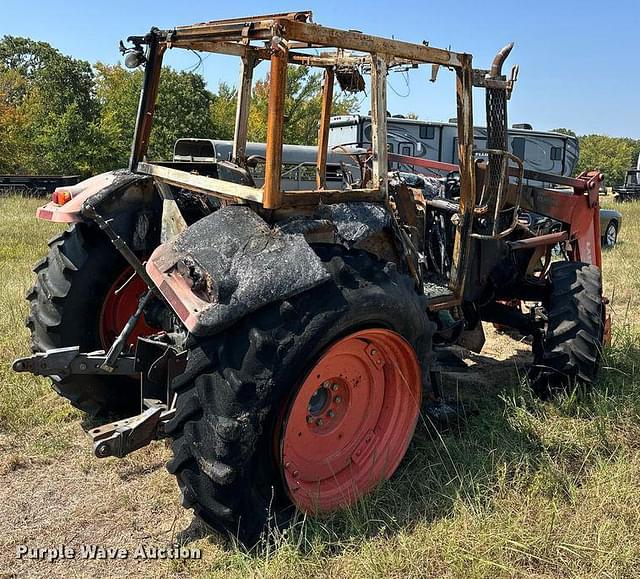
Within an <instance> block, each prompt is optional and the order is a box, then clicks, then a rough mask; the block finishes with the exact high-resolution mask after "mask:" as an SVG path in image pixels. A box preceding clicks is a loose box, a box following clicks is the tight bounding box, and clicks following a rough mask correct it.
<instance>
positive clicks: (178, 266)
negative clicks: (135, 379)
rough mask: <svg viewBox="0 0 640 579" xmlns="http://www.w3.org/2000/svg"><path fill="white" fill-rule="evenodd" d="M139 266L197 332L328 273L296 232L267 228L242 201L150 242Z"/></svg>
mask: <svg viewBox="0 0 640 579" xmlns="http://www.w3.org/2000/svg"><path fill="white" fill-rule="evenodd" d="M146 269H147V272H148V274H149V275H150V276H151V278H152V279H153V281H154V283H155V284H156V285H157V287H158V289H159V290H160V292H161V293H162V295H163V296H164V298H165V299H166V301H167V303H168V304H169V305H170V307H171V308H172V309H173V311H174V312H175V313H176V315H177V316H178V317H179V318H180V320H182V322H183V324H184V325H185V326H186V328H187V329H188V330H189V331H190V332H191V333H192V334H194V335H196V336H205V335H211V334H215V333H217V332H219V331H221V330H223V329H225V328H227V327H229V326H230V325H232V324H233V323H234V322H236V321H237V320H239V319H240V318H242V317H244V316H246V315H247V314H248V313H250V312H252V311H255V310H257V309H259V308H261V307H263V306H265V305H267V304H269V303H271V302H275V301H279V300H284V299H287V298H289V297H291V296H293V295H296V294H299V293H302V292H304V291H307V290H309V289H311V288H313V287H315V286H317V285H320V284H321V283H324V282H325V281H327V280H328V279H329V278H330V275H329V273H328V272H327V270H326V269H325V268H324V266H323V265H322V262H321V260H320V258H319V257H318V256H317V255H316V253H315V252H314V251H313V249H312V248H311V246H310V245H309V243H308V242H307V241H306V240H305V238H304V236H303V235H302V234H301V233H285V232H284V231H282V230H281V229H280V228H278V227H274V228H271V227H270V226H269V225H268V224H267V223H266V222H265V221H264V220H263V219H262V218H261V217H260V216H259V215H257V214H256V213H255V212H254V211H253V210H252V209H250V208H249V207H247V206H241V205H228V206H226V207H222V208H221V209H219V210H218V211H216V212H214V213H212V214H210V215H207V216H206V217H203V218H202V219H200V220H199V221H197V222H196V223H194V224H193V225H191V226H189V227H187V228H186V229H185V230H184V231H183V232H181V233H180V234H179V235H177V236H176V237H174V238H173V239H171V240H170V241H168V242H166V243H164V244H162V245H160V246H159V247H157V248H156V249H155V251H154V252H153V254H152V255H151V257H150V258H149V260H148V261H147V264H146Z"/></svg>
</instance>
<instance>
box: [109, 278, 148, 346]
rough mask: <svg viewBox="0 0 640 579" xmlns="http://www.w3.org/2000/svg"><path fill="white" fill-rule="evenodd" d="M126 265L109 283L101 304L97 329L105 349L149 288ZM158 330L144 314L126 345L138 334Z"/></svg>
mask: <svg viewBox="0 0 640 579" xmlns="http://www.w3.org/2000/svg"><path fill="white" fill-rule="evenodd" d="M133 274H134V271H133V268H132V267H130V266H128V267H127V268H125V270H124V271H123V272H122V273H121V274H120V275H119V276H118V277H117V279H116V281H115V282H114V283H113V284H112V285H111V287H110V288H109V291H108V292H107V295H106V296H105V298H104V302H103V304H102V310H101V311H100V319H99V325H98V330H99V332H100V341H101V342H102V347H103V348H104V349H105V350H107V349H109V347H110V346H111V344H113V342H114V341H115V339H116V338H117V337H118V335H119V334H120V332H121V331H122V328H124V326H125V325H126V323H127V322H128V321H129V318H130V317H131V316H132V315H133V314H134V312H135V311H136V309H138V301H139V300H140V297H141V296H142V295H143V294H144V293H145V292H146V291H147V290H148V289H149V288H148V287H147V284H146V283H145V282H144V281H143V280H142V278H141V277H139V276H137V275H136V276H135V277H133V278H132V279H129V278H131V276H133ZM157 331H158V330H157V329H154V328H152V327H151V326H150V325H149V324H147V322H146V321H145V319H144V314H143V315H142V316H140V319H139V320H138V322H137V323H136V325H135V326H134V328H133V331H132V332H131V335H130V336H129V340H128V345H129V346H131V347H133V346H135V344H136V340H137V339H138V337H139V336H149V335H151V334H154V333H156V332H157Z"/></svg>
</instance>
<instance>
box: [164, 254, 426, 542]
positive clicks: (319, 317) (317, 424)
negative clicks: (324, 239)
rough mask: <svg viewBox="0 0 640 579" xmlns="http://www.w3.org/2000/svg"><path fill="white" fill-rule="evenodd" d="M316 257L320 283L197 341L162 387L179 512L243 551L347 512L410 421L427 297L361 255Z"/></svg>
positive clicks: (404, 441)
mask: <svg viewBox="0 0 640 579" xmlns="http://www.w3.org/2000/svg"><path fill="white" fill-rule="evenodd" d="M316 251H317V252H318V254H319V255H320V257H321V258H322V260H323V261H324V263H325V266H326V267H327V270H328V271H329V272H330V273H331V274H332V279H331V280H330V281H328V282H326V283H324V284H322V285H321V286H319V287H317V288H314V289H312V290H310V291H308V292H306V293H304V294H301V295H298V296H295V297H293V298H290V299H288V300H285V301H282V302H277V303H273V304H270V305H268V306H265V307H264V308H262V309H260V310H258V311H256V312H254V313H252V314H250V315H249V316H247V317H246V318H244V319H242V320H241V321H239V322H238V323H237V324H236V325H234V326H233V327H231V328H230V329H228V330H226V331H225V332H223V333H222V334H220V335H217V336H214V337H211V338H208V339H207V340H202V341H200V342H199V343H198V344H196V346H195V348H194V349H193V350H192V351H191V354H190V357H189V362H188V366H187V370H186V372H185V373H184V374H183V375H181V376H180V377H178V378H177V379H176V380H175V381H174V384H173V386H172V388H173V389H174V391H175V392H176V393H177V394H178V398H177V410H176V415H175V417H174V418H173V419H172V420H171V421H170V422H169V423H168V424H167V427H166V432H167V433H168V435H169V436H170V437H171V438H172V439H173V440H172V446H173V452H174V458H173V460H171V461H170V462H169V464H168V466H167V468H168V470H169V472H171V473H172V474H174V475H175V476H176V477H177V480H178V484H179V486H180V489H181V491H182V497H183V504H184V506H185V507H187V508H192V509H193V510H194V512H195V514H196V515H197V516H198V517H200V518H201V519H202V520H203V521H204V522H205V523H206V524H207V525H209V526H210V527H213V528H214V529H216V530H217V531H219V532H222V533H223V534H227V535H231V536H235V537H236V538H237V539H238V540H239V541H240V542H241V543H243V544H244V545H246V546H248V547H250V546H253V545H254V544H256V542H258V541H259V539H260V537H261V536H262V534H263V532H264V531H265V530H266V529H267V528H268V527H269V526H270V525H272V526H274V527H275V526H283V525H286V524H287V523H288V522H289V521H290V519H291V517H292V515H293V513H294V512H295V509H296V508H297V509H299V510H301V511H304V512H307V513H312V514H315V513H323V512H327V511H332V510H335V509H338V508H341V507H345V506H347V505H350V504H352V503H353V502H354V501H356V500H358V499H359V498H360V497H362V496H363V495H364V494H366V493H367V492H369V491H370V490H371V489H373V488H374V487H375V486H376V485H377V484H378V483H380V482H381V481H383V480H385V479H388V478H389V477H390V476H391V475H392V474H393V472H394V471H395V470H396V469H397V467H398V465H399V463H400V461H401V460H402V458H403V456H404V454H405V452H406V450H407V447H408V445H409V443H410V440H411V438H412V436H413V432H414V429H415V426H416V422H417V419H418V415H419V408H420V400H421V391H422V380H421V365H420V362H419V360H421V361H423V362H425V361H426V360H427V355H428V353H429V352H430V349H431V339H432V334H433V324H432V323H431V322H430V321H429V320H428V318H427V315H426V303H425V299H424V297H423V296H420V295H418V294H417V293H416V291H415V289H414V286H413V282H412V280H411V279H410V278H409V277H407V276H404V275H400V274H399V273H397V272H396V270H395V267H394V266H393V265H392V264H386V265H385V264H384V263H383V262H380V261H377V260H376V259H375V258H373V257H372V256H370V255H369V254H366V253H364V252H353V253H347V252H345V251H344V250H341V249H339V248H336V247H334V246H317V247H316Z"/></svg>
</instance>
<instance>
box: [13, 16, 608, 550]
mask: <svg viewBox="0 0 640 579" xmlns="http://www.w3.org/2000/svg"><path fill="white" fill-rule="evenodd" d="M129 43H130V45H131V47H130V48H128V49H125V53H126V54H125V61H126V63H128V64H129V65H131V66H138V65H143V66H144V68H145V73H144V83H143V87H142V91H141V96H140V103H139V110H138V114H137V123H136V129H135V135H134V139H133V145H132V150H131V159H130V166H129V167H128V169H126V170H117V171H112V172H109V173H106V174H103V175H98V176H95V177H93V178H91V179H89V180H87V181H84V182H82V183H80V184H77V185H74V186H71V187H64V188H59V189H58V190H56V191H55V192H54V194H53V199H52V201H51V202H50V203H48V204H47V205H45V206H44V207H42V208H40V209H39V210H38V217H39V218H40V219H45V220H49V221H56V222H66V223H69V224H70V226H69V228H68V229H67V230H66V231H65V232H64V233H63V234H62V235H60V236H58V237H56V238H54V239H52V240H51V242H50V243H49V254H48V256H47V257H46V258H45V259H44V260H43V261H41V262H39V263H38V264H37V265H36V267H35V273H36V274H37V280H36V283H35V285H34V287H33V288H32V290H31V291H30V292H29V293H28V296H27V299H28V300H29V303H30V314H29V318H28V322H27V324H28V327H29V329H30V331H31V336H32V348H33V355H31V356H29V357H25V358H22V359H19V360H16V362H15V363H14V369H15V370H16V371H21V372H25V371H27V372H31V373H33V374H35V375H40V376H49V377H50V378H51V380H52V382H53V387H54V388H55V389H56V390H57V391H58V392H59V393H60V394H61V395H62V396H64V397H66V398H68V399H69V400H70V401H71V403H72V404H74V405H75V406H77V407H78V408H80V409H82V410H84V411H86V412H89V413H92V414H95V415H97V416H109V415H111V416H112V417H113V415H115V417H117V418H118V420H116V421H115V422H110V423H106V424H103V425H102V426H96V427H95V428H93V429H91V430H90V431H89V435H90V437H91V438H92V440H93V446H94V451H95V454H96V455H97V456H98V457H107V456H116V457H122V456H124V455H126V454H128V453H130V452H132V451H134V450H136V449H138V448H141V447H143V446H144V445H147V444H149V443H150V442H151V441H152V440H154V439H158V438H169V439H171V443H172V447H173V455H174V456H173V459H172V460H171V461H170V462H169V464H168V469H169V471H170V472H171V473H173V474H174V475H175V476H176V477H177V480H178V484H179V486H180V489H181V491H182V497H183V503H184V505H185V506H186V507H189V508H192V509H193V510H194V511H195V513H196V515H197V516H198V517H200V518H201V519H202V520H204V521H205V522H206V523H207V524H208V525H210V526H211V527H213V528H215V529H217V530H220V531H222V532H226V533H231V534H233V535H236V536H237V537H239V539H240V540H241V541H243V542H244V543H245V544H247V545H250V544H253V543H255V542H256V541H257V540H258V538H259V537H260V536H261V533H262V532H263V531H264V529H265V525H266V523H267V521H268V520H269V518H270V517H271V519H270V520H272V521H275V523H276V524H278V525H284V524H286V523H287V522H288V521H289V520H290V519H291V517H292V516H293V514H294V513H295V512H296V510H300V511H304V512H307V513H312V514H313V513H323V512H327V511H332V510H335V509H338V508H342V507H346V506H348V505H350V504H352V503H354V501H357V500H358V499H360V497H362V496H363V495H364V494H365V493H367V492H369V491H370V490H371V489H373V488H374V487H375V486H376V485H377V484H378V483H380V481H382V480H385V479H387V478H389V477H390V476H391V475H392V474H393V473H394V471H395V470H396V469H397V468H398V466H399V464H400V462H401V460H402V458H403V456H404V454H405V452H406V450H407V447H408V445H409V443H410V441H411V438H412V435H413V432H414V429H415V427H416V423H417V420H418V418H419V416H420V413H421V412H422V411H433V410H434V409H435V410H436V411H437V409H438V405H440V404H441V392H440V391H439V382H438V376H437V374H438V373H437V371H436V365H435V364H434V359H435V358H434V356H435V354H434V346H435V347H437V346H446V345H450V344H461V345H463V346H465V347H467V348H469V349H472V350H475V351H480V349H481V348H482V345H483V342H484V334H483V327H482V321H487V322H492V323H496V324H500V325H502V326H507V327H511V328H514V329H516V330H518V331H519V332H521V333H522V334H524V335H528V336H531V341H532V344H533V346H532V364H531V370H530V375H529V378H530V383H531V386H532V388H533V389H534V390H535V391H536V392H537V393H539V394H540V395H542V396H549V395H550V394H553V393H554V392H556V391H561V390H565V389H567V388H572V387H574V386H575V385H576V384H584V385H586V386H590V385H592V384H593V383H594V381H595V379H596V373H597V371H598V367H599V360H600V353H601V348H602V344H603V342H604V340H605V334H606V331H605V325H606V323H605V322H606V315H605V300H604V299H603V295H602V277H601V269H600V268H601V255H600V231H599V218H598V189H599V185H600V182H601V180H602V176H601V175H600V174H599V173H597V172H594V173H585V174H583V175H580V176H579V177H578V178H577V179H570V178H566V177H560V176H557V175H546V174H539V173H534V172H531V171H526V170H524V168H523V164H522V160H521V159H519V158H518V157H516V156H515V155H513V154H511V153H510V152H509V151H508V150H507V140H506V138H507V101H508V99H509V98H510V96H511V92H512V90H513V87H514V83H515V81H516V74H515V70H514V72H513V73H512V74H511V76H510V77H507V76H506V75H504V74H503V71H502V67H503V63H504V61H505V59H506V58H507V56H508V54H509V52H510V51H511V48H512V47H511V45H509V46H507V47H505V48H504V49H503V50H501V51H500V52H499V53H498V54H497V55H496V57H495V60H494V61H493V63H492V65H491V67H490V68H488V69H476V68H474V67H473V64H472V57H471V55H469V54H465V53H458V52H453V51H451V50H442V49H438V48H434V47H431V46H428V45H426V44H411V43H407V42H401V41H397V40H391V39H385V38H379V37H375V36H370V35H367V34H362V33H359V32H354V31H344V30H338V29H333V28H327V27H322V26H319V25H317V24H314V23H312V22H311V14H310V13H309V12H297V13H289V14H274V15H268V16H259V17H250V18H240V19H234V20H223V21H213V22H207V23H203V24H196V25H192V26H182V27H178V28H175V29H172V30H159V29H156V28H153V29H151V31H150V32H149V33H148V34H146V35H144V36H135V37H131V38H129ZM170 48H183V49H189V50H198V51H209V52H217V53H222V54H227V55H235V56H237V57H239V58H240V62H241V66H240V69H241V74H240V84H239V88H238V97H239V98H238V104H237V115H236V124H235V137H234V142H233V152H232V155H231V158H230V159H229V160H217V161H216V160H211V161H208V162H191V161H171V162H151V161H149V160H147V158H146V151H147V147H148V141H149V136H150V133H151V126H152V122H153V112H154V105H155V101H156V95H157V89H158V83H159V79H160V74H161V67H162V59H163V55H164V53H165V52H166V51H167V50H168V49H170ZM261 61H268V62H269V63H270V67H271V68H270V75H269V79H270V93H269V105H268V137H267V143H266V155H265V159H264V164H265V175H264V185H263V186H262V187H259V188H258V187H256V186H255V182H254V180H253V177H252V175H251V172H250V171H249V168H250V166H251V164H252V163H253V162H255V159H250V158H247V155H246V152H245V151H246V142H247V124H248V118H249V115H248V112H249V106H250V102H249V101H250V94H251V82H252V74H253V71H254V68H255V66H256V64H257V63H259V62H261ZM293 65H296V66H311V67H319V68H321V69H323V71H324V85H323V90H322V95H323V99H322V107H321V116H320V120H319V133H318V151H317V174H316V187H315V189H313V190H308V191H300V190H296V191H285V190H282V187H281V176H282V147H283V123H284V121H285V118H284V107H285V93H286V75H287V67H288V66H293ZM422 65H430V66H431V67H432V69H431V77H432V78H433V79H435V77H436V75H437V72H438V69H446V70H448V71H451V72H452V73H453V74H454V75H455V80H456V83H455V87H456V88H455V90H456V95H455V97H456V102H457V127H458V157H459V163H458V164H457V165H449V164H446V163H440V162H436V161H431V160H428V159H425V158H416V157H407V156H399V155H394V154H392V153H390V152H389V151H388V149H387V135H386V123H387V113H386V111H387V106H386V87H387V76H388V74H390V73H392V72H393V71H394V70H398V69H406V68H407V67H418V66H422ZM367 75H369V76H370V91H369V92H370V97H371V116H372V136H371V143H369V144H368V145H367V146H365V147H363V146H361V144H360V146H359V147H358V148H354V147H349V146H344V147H343V146H341V147H339V148H337V149H336V150H334V151H333V152H337V153H341V154H343V155H344V156H345V160H347V159H348V160H349V162H345V171H344V173H345V179H344V186H343V187H342V188H339V189H333V190H332V189H329V188H327V186H326V162H327V155H328V129H329V118H330V111H331V104H332V95H333V92H334V90H333V88H334V83H336V82H337V83H339V84H340V85H341V86H342V87H343V89H345V90H354V91H362V90H363V89H364V87H365V79H364V77H365V76H367ZM473 87H480V88H482V89H484V90H485V93H486V111H487V125H488V136H489V139H488V144H487V146H488V148H487V149H486V150H478V149H476V148H475V147H474V139H473V106H472V89H473ZM347 173H349V175H348V178H347ZM434 174H436V175H439V176H440V177H438V178H434ZM525 181H527V183H530V182H538V183H554V184H555V188H553V189H542V188H537V187H533V186H530V185H527V184H525ZM523 211H529V212H535V213H536V214H540V215H546V216H548V217H550V218H551V219H553V220H555V221H556V222H558V223H559V224H560V226H559V228H557V229H555V230H553V231H550V232H547V233H542V234H539V232H535V231H532V230H531V229H530V228H529V227H528V226H527V224H526V223H524V222H523V220H522V219H521V217H520V216H521V214H522V212H523ZM558 244H559V245H560V247H561V255H560V257H559V258H557V257H556V258H554V259H552V248H554V247H556V246H557V245H558ZM525 304H526V305H525Z"/></svg>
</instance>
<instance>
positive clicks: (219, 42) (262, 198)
mask: <svg viewBox="0 0 640 579" xmlns="http://www.w3.org/2000/svg"><path fill="white" fill-rule="evenodd" d="M310 20H311V12H294V13H281V14H272V15H267V16H255V17H247V18H238V19H230V20H219V21H211V22H206V23H201V24H194V25H190V26H180V27H177V28H175V29H173V30H159V29H157V28H154V29H152V30H151V31H150V32H149V33H148V34H147V35H145V36H142V37H130V38H129V39H128V40H129V42H132V43H133V44H134V46H136V47H138V48H140V46H141V45H143V44H144V45H146V46H147V50H146V68H145V75H144V83H143V88H142V91H141V96H140V103H139V109H138V116H137V122H136V130H135V135H134V140H133V144H132V150H131V159H130V169H131V170H132V171H134V172H138V173H143V174H146V175H151V176H152V177H153V178H154V179H156V180H158V181H161V182H164V183H168V184H171V185H176V186H180V187H184V188H186V189H190V190H194V191H200V192H203V193H206V194H208V195H214V196H217V197H221V198H223V199H228V200H231V201H236V202H237V201H241V202H250V203H254V204H257V209H258V210H260V208H264V209H269V210H278V209H287V208H293V207H299V208H301V209H302V207H303V206H307V207H309V206H311V207H312V206H315V205H317V204H319V203H337V202H347V201H370V202H380V203H383V202H385V201H386V199H387V187H388V175H387V174H388V153H387V92H386V90H387V86H386V77H387V74H388V71H389V70H390V69H392V68H393V67H397V66H404V67H407V66H411V67H415V66H418V65H423V64H430V65H432V72H431V79H432V80H435V77H436V75H437V72H438V68H439V67H446V68H448V69H450V70H453V71H454V72H455V74H456V102H457V119H458V158H459V172H460V189H461V191H460V215H459V216H460V220H459V222H458V227H457V234H456V239H455V244H454V256H453V260H452V262H453V268H452V271H451V280H450V288H451V290H452V291H453V294H454V296H455V297H454V300H455V301H459V299H460V296H461V292H462V287H463V284H464V277H465V271H466V269H467V268H466V267H465V262H466V259H467V256H468V254H469V248H470V240H471V236H470V232H471V227H472V223H473V215H474V207H475V203H476V176H475V164H474V157H473V148H474V135H473V107H472V87H473V86H474V84H475V85H476V86H485V87H486V86H487V85H486V82H488V81H485V77H486V78H488V77H489V76H490V74H489V72H490V71H484V70H473V68H472V57H471V55H470V54H465V53H458V52H454V51H451V50H444V49H440V48H434V47H430V46H428V45H427V44H426V43H425V44H412V43H408V42H402V41H398V40H392V39H387V38H381V37H377V36H371V35H368V34H363V33H360V32H355V31H345V30H339V29H335V28H328V27H324V26H320V25H317V24H314V23H312V22H311V21H310ZM172 47H177V48H184V49H191V50H197V51H206V52H213V53H220V54H227V55H235V56H238V57H240V59H241V67H240V83H239V87H238V103H237V110H236V121H235V134H234V141H233V153H232V157H233V161H234V162H235V163H237V164H238V165H239V166H241V167H244V166H246V158H245V148H246V142H247V125H248V116H249V101H250V97H251V83H252V76H253V69H254V67H255V66H256V64H257V63H258V62H260V61H265V60H268V61H270V73H269V77H270V90H269V101H268V119H267V143H266V162H265V166H266V169H265V180H264V185H263V187H262V188H261V189H257V188H253V187H249V186H246V185H242V184H237V183H231V182H228V181H223V180H220V179H215V178H212V177H208V176H204V175H194V174H192V173H190V172H188V171H183V170H178V169H176V168H173V167H169V166H166V165H163V164H156V163H149V162H147V161H146V157H145V156H146V152H147V147H148V141H149V135H150V133H151V126H152V122H153V112H154V107H155V102H156V96H157V92H158V84H159V80H160V70H161V67H162V58H163V54H164V52H165V51H166V49H168V48H172ZM327 49H329V50H327ZM140 50H141V49H140ZM309 50H311V52H309ZM305 51H306V52H305ZM289 63H292V64H298V65H305V66H312V67H320V68H323V69H324V84H323V89H322V105H321V115H320V125H319V133H318V156H317V179H316V189H314V190H310V191H291V192H288V191H282V190H281V184H280V177H281V170H282V146H283V124H284V122H285V118H284V106H285V95H286V86H287V84H286V83H287V65H288V64H289ZM344 66H346V67H355V66H360V67H365V68H366V69H367V70H370V72H371V124H372V138H371V141H372V145H371V160H372V171H371V179H370V180H369V181H368V182H367V183H362V184H361V186H360V188H357V189H347V190H329V189H326V188H325V185H326V160H327V144H328V136H329V119H330V115H331V104H332V96H333V84H334V79H335V69H336V67H344ZM501 81H502V84H503V85H505V86H503V87H502V88H506V85H508V84H509V83H508V82H504V77H501V76H500V77H496V78H495V79H494V80H493V82H494V83H500V82H501ZM494 86H495V85H494ZM509 89H510V85H509Z"/></svg>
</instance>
